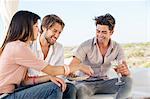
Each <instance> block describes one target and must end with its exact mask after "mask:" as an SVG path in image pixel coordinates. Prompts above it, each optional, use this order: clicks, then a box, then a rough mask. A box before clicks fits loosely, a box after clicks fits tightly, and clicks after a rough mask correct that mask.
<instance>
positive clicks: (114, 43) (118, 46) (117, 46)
mask: <svg viewBox="0 0 150 99" xmlns="http://www.w3.org/2000/svg"><path fill="white" fill-rule="evenodd" d="M111 41H112V44H113V47H116V48H121V47H122V46H121V44H120V43H118V42H117V41H114V40H111Z"/></svg>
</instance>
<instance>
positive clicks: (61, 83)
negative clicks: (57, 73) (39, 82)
mask: <svg viewBox="0 0 150 99" xmlns="http://www.w3.org/2000/svg"><path fill="white" fill-rule="evenodd" d="M49 78H50V80H51V81H52V82H53V83H55V84H56V85H58V86H59V87H61V89H62V92H64V91H65V90H66V87H67V85H66V83H65V82H64V80H63V79H61V78H58V77H54V76H49Z"/></svg>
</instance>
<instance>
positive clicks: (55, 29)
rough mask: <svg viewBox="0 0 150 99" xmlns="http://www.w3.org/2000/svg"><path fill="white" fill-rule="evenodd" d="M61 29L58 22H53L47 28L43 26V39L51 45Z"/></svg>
mask: <svg viewBox="0 0 150 99" xmlns="http://www.w3.org/2000/svg"><path fill="white" fill-rule="evenodd" d="M62 30H63V29H62V26H61V25H60V24H59V23H55V24H54V25H53V26H52V27H50V28H49V29H46V28H44V33H45V35H44V36H45V39H46V40H47V42H48V43H49V44H50V45H53V44H54V43H55V42H56V41H57V39H58V37H59V35H60V34H61V32H62Z"/></svg>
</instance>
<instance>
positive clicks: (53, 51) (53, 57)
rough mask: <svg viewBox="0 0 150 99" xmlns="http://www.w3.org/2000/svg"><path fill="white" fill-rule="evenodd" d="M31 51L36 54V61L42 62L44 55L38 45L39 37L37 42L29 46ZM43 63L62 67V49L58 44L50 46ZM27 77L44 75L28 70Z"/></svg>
mask: <svg viewBox="0 0 150 99" xmlns="http://www.w3.org/2000/svg"><path fill="white" fill-rule="evenodd" d="M31 49H32V51H33V52H34V53H35V54H36V56H37V58H38V59H40V60H44V54H43V52H42V49H41V45H40V36H38V38H37V40H36V41H35V42H33V44H32V45H31ZM45 62H47V63H48V64H50V65H55V66H58V65H64V48H63V46H62V45H61V44H60V43H58V42H56V43H55V44H54V45H51V46H50V48H49V51H48V55H47V56H46V58H45ZM28 75H29V76H42V75H45V73H43V72H39V71H37V70H35V69H31V68H29V69H28Z"/></svg>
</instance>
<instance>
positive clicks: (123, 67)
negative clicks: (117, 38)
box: [116, 63, 130, 76]
mask: <svg viewBox="0 0 150 99" xmlns="http://www.w3.org/2000/svg"><path fill="white" fill-rule="evenodd" d="M116 69H117V70H116V71H117V72H118V73H121V75H122V76H128V75H130V71H129V69H128V66H127V65H126V64H124V63H123V64H120V65H118V66H117V68H116Z"/></svg>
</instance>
